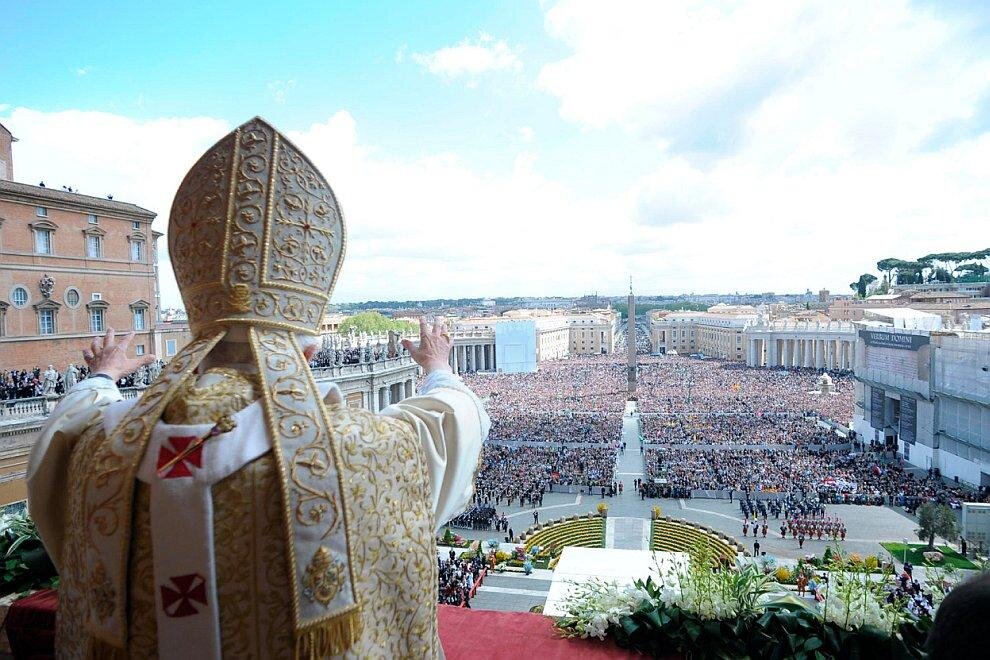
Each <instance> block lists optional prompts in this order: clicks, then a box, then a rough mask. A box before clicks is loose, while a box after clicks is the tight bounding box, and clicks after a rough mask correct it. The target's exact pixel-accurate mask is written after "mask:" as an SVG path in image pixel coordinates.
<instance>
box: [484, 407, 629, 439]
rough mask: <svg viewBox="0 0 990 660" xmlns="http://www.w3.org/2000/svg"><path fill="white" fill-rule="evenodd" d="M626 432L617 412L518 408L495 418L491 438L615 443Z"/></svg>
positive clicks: (489, 435) (490, 433)
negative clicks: (528, 409) (577, 411)
mask: <svg viewBox="0 0 990 660" xmlns="http://www.w3.org/2000/svg"><path fill="white" fill-rule="evenodd" d="M621 434H622V417H621V415H619V414H617V413H613V414H607V413H547V412H518V413H512V414H503V415H501V416H499V417H493V418H492V429H491V431H490V432H489V434H488V437H489V438H490V439H491V440H511V441H518V440H527V441H535V442H550V443H560V442H583V443H596V444H615V443H616V442H617V441H618V440H619V437H620V436H621Z"/></svg>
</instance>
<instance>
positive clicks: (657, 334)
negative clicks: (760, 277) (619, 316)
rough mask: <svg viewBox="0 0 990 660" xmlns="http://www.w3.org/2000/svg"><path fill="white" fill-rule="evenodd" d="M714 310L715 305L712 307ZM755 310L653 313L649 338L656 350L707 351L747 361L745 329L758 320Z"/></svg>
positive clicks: (710, 354) (709, 354)
mask: <svg viewBox="0 0 990 660" xmlns="http://www.w3.org/2000/svg"><path fill="white" fill-rule="evenodd" d="M710 309H714V308H710ZM756 319H757V314H756V313H755V310H754V311H753V312H748V311H742V312H737V311H733V312H730V313H719V312H712V311H709V312H670V313H665V312H658V311H654V312H651V313H650V339H651V340H652V342H653V350H654V352H656V353H672V352H677V353H680V354H685V353H704V354H705V355H708V356H711V357H720V358H725V359H727V360H739V361H742V360H745V359H746V353H745V347H744V344H743V332H744V331H745V330H746V328H748V327H749V326H750V325H752V324H753V323H755V322H756Z"/></svg>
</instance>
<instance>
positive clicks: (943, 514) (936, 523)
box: [915, 502, 959, 550]
mask: <svg viewBox="0 0 990 660" xmlns="http://www.w3.org/2000/svg"><path fill="white" fill-rule="evenodd" d="M915 531H916V532H917V534H918V539H920V540H922V541H927V542H928V549H929V550H932V549H934V548H935V536H936V535H938V536H941V537H942V538H943V539H946V540H949V541H954V540H955V538H956V537H957V536H958V535H959V521H958V520H957V519H956V513H955V511H953V510H952V509H951V508H950V507H948V506H946V505H944V504H935V503H934V502H925V503H924V504H922V505H921V506H920V507H918V529H917V530H915Z"/></svg>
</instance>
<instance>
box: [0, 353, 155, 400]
mask: <svg viewBox="0 0 990 660" xmlns="http://www.w3.org/2000/svg"><path fill="white" fill-rule="evenodd" d="M164 364H165V363H164V362H162V361H161V360H158V361H157V362H154V363H152V364H150V365H148V366H147V367H142V368H141V370H140V371H137V372H134V373H132V374H128V375H126V376H124V377H122V378H121V379H120V380H119V381H117V386H118V387H135V386H136V385H139V384H140V385H147V384H149V383H151V382H152V381H153V380H154V379H155V378H157V377H158V374H160V373H161V370H162V368H163V366H164ZM89 376H90V373H89V368H88V367H87V366H86V365H85V364H83V365H75V364H70V365H69V366H67V367H66V368H65V369H63V370H61V371H59V370H57V369H55V368H54V367H53V366H52V365H48V367H47V368H46V369H42V368H41V367H40V366H36V367H35V368H34V369H31V370H27V369H12V370H9V371H2V372H0V401H15V400H18V399H28V398H32V397H40V396H54V397H58V396H62V395H63V394H65V393H66V391H68V389H69V388H70V387H72V386H73V385H75V384H76V383H78V382H79V381H81V380H85V379H86V378H88V377H89Z"/></svg>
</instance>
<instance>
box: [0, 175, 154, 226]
mask: <svg viewBox="0 0 990 660" xmlns="http://www.w3.org/2000/svg"><path fill="white" fill-rule="evenodd" d="M0 199H12V200H15V201H29V202H32V203H43V202H45V201H52V202H58V203H60V204H64V205H66V206H71V207H76V208H78V209H79V210H81V211H83V212H93V211H109V212H113V213H121V214H124V215H128V216H138V217H142V218H146V219H148V220H150V219H152V218H154V217H155V216H156V215H157V214H156V213H155V212H154V211H149V210H148V209H146V208H142V207H140V206H137V205H136V204H129V203H127V202H118V201H116V200H111V199H105V198H103V197H91V196H89V195H83V194H80V193H75V192H68V191H66V190H56V189H54V188H42V187H41V186H31V185H28V184H26V183H18V182H16V181H3V180H0Z"/></svg>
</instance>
